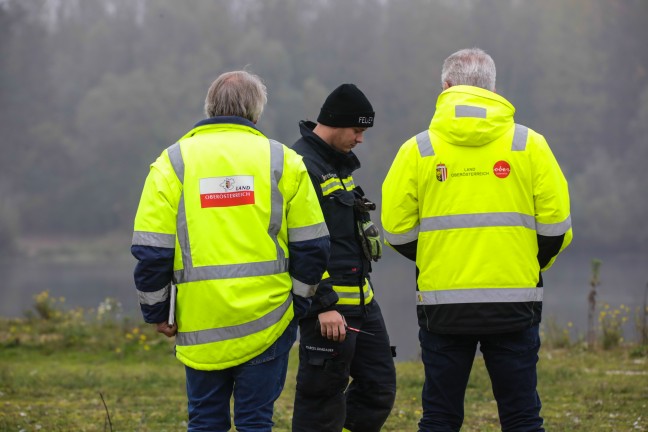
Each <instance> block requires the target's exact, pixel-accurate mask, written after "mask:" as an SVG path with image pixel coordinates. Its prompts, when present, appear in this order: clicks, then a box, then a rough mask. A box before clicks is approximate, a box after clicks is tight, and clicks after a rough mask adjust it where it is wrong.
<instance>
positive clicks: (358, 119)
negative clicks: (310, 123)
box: [317, 84, 375, 128]
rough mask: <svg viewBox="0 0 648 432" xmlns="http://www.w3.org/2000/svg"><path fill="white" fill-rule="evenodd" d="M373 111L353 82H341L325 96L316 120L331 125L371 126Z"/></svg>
mask: <svg viewBox="0 0 648 432" xmlns="http://www.w3.org/2000/svg"><path fill="white" fill-rule="evenodd" d="M374 115H375V112H374V110H373V107H372V106H371V103H369V99H367V97H366V96H365V95H364V93H362V92H361V91H360V89H359V88H358V87H356V86H355V84H342V85H341V86H339V87H338V88H336V89H335V90H333V92H332V93H331V94H330V95H329V96H328V97H327V98H326V100H325V101H324V105H322V110H321V111H320V115H319V117H317V122H318V123H321V124H323V125H326V126H332V127H362V128H367V127H371V126H373V121H374Z"/></svg>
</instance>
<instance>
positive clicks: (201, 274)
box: [168, 140, 288, 283]
mask: <svg viewBox="0 0 648 432" xmlns="http://www.w3.org/2000/svg"><path fill="white" fill-rule="evenodd" d="M268 142H269V145H270V183H271V185H270V188H271V191H270V197H271V198H270V201H271V202H270V206H271V208H270V223H269V226H268V235H269V236H270V238H272V240H273V241H274V243H275V246H276V249H277V259H276V260H274V261H263V262H254V263H243V264H230V265H215V266H204V267H194V266H193V262H192V259H191V244H190V243H189V234H188V231H187V213H186V210H185V202H184V191H183V192H182V193H181V195H180V202H179V205H178V216H177V233H178V243H179V244H180V250H181V252H182V263H183V266H184V269H182V270H177V271H175V272H174V276H175V279H176V281H177V283H186V282H195V281H201V280H213V279H231V278H238V277H251V276H264V275H271V274H278V273H284V272H286V271H288V260H287V259H286V256H285V254H284V251H283V249H282V248H281V246H279V241H278V240H277V234H278V233H279V230H280V229H281V221H282V215H283V196H282V195H281V191H280V190H279V181H280V180H281V177H282V175H283V156H284V155H283V146H282V145H281V144H280V143H278V142H277V141H274V140H268ZM168 154H169V160H170V161H171V165H172V166H173V169H174V171H175V173H176V175H177V176H178V179H179V180H180V183H183V181H184V160H183V158H182V152H181V151H180V144H179V143H176V144H174V145H172V146H171V147H169V149H168Z"/></svg>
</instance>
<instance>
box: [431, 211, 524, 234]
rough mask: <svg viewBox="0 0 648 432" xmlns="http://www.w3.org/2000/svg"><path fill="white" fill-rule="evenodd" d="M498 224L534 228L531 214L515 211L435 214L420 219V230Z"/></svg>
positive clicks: (497, 225) (493, 225) (494, 225)
mask: <svg viewBox="0 0 648 432" xmlns="http://www.w3.org/2000/svg"><path fill="white" fill-rule="evenodd" d="M500 226H522V227H525V228H529V229H533V230H535V226H536V223H535V219H534V217H533V216H530V215H527V214H523V213H516V212H501V213H475V214H459V215H450V216H435V217H428V218H424V219H423V220H421V232H424V231H439V230H448V229H455V228H478V227H500Z"/></svg>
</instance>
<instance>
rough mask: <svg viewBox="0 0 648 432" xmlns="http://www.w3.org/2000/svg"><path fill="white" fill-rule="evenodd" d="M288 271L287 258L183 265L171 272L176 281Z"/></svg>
mask: <svg viewBox="0 0 648 432" xmlns="http://www.w3.org/2000/svg"><path fill="white" fill-rule="evenodd" d="M287 271H288V260H287V259H285V258H284V259H282V260H281V261H279V260H277V261H262V262H254V263H243V264H225V265H216V266H202V267H185V268H184V269H181V270H176V271H174V272H173V275H174V277H175V278H176V281H177V283H186V282H197V281H204V280H213V279H233V278H242V277H254V276H268V275H273V274H279V273H285V272H287Z"/></svg>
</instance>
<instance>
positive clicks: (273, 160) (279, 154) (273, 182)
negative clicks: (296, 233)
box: [268, 139, 288, 271]
mask: <svg viewBox="0 0 648 432" xmlns="http://www.w3.org/2000/svg"><path fill="white" fill-rule="evenodd" d="M269 141H270V205H271V209H270V226H269V227H268V234H269V235H270V237H271V238H272V240H273V241H274V243H275V246H276V247H277V263H278V264H279V263H284V262H286V256H285V254H284V251H283V249H282V248H281V246H279V240H278V239H277V235H278V234H279V231H280V230H281V221H282V220H283V195H281V191H280V190H279V182H280V181H281V177H282V176H283V166H284V153H283V145H282V144H281V143H279V142H277V141H275V140H272V139H271V140H269ZM286 264H287V263H286ZM283 271H288V269H287V267H286V270H283Z"/></svg>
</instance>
